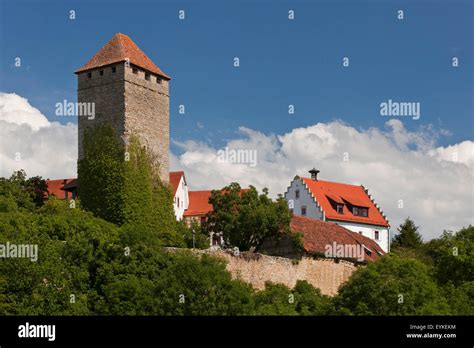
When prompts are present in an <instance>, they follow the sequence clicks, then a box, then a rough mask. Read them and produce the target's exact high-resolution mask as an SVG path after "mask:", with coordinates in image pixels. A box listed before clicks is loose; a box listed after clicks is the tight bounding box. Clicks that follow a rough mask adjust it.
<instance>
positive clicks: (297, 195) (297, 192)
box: [295, 190, 300, 199]
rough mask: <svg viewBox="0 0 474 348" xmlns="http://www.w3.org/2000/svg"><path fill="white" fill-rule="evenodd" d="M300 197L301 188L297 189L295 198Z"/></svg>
mask: <svg viewBox="0 0 474 348" xmlns="http://www.w3.org/2000/svg"><path fill="white" fill-rule="evenodd" d="M298 198H300V190H295V199H298Z"/></svg>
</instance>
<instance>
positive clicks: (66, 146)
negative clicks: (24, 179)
mask: <svg viewBox="0 0 474 348" xmlns="http://www.w3.org/2000/svg"><path fill="white" fill-rule="evenodd" d="M0 134H1V137H0V176H4V177H9V176H10V175H11V174H12V173H13V171H15V170H19V169H24V170H25V171H26V174H27V175H28V176H36V175H40V176H42V177H44V178H50V179H57V178H70V177H75V176H76V175H77V174H76V172H77V170H76V168H77V164H76V161H77V125H75V124H72V123H68V124H67V125H61V124H60V123H57V122H49V121H48V119H47V118H46V117H45V116H44V115H43V114H42V113H41V112H40V111H39V110H38V109H36V108H34V107H32V106H31V105H30V104H29V103H28V100H27V99H25V98H22V97H20V96H18V95H17V94H14V93H0Z"/></svg>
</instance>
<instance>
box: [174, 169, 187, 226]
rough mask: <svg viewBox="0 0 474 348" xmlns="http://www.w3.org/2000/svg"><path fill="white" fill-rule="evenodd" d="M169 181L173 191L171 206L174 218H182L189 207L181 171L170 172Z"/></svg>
mask: <svg viewBox="0 0 474 348" xmlns="http://www.w3.org/2000/svg"><path fill="white" fill-rule="evenodd" d="M169 180H170V181H169V183H170V185H171V189H172V191H173V208H174V213H175V215H176V220H182V219H183V215H184V212H185V211H186V210H187V209H188V207H189V191H188V184H187V183H186V177H185V176H184V172H183V171H179V172H170V173H169Z"/></svg>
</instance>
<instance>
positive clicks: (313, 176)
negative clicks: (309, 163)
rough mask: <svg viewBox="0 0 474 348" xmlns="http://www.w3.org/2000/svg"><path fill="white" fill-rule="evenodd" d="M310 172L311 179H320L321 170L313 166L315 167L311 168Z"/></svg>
mask: <svg viewBox="0 0 474 348" xmlns="http://www.w3.org/2000/svg"><path fill="white" fill-rule="evenodd" d="M309 173H310V174H311V180H314V181H318V173H319V170H317V169H316V168H314V167H313V169H311V170H310V171H309Z"/></svg>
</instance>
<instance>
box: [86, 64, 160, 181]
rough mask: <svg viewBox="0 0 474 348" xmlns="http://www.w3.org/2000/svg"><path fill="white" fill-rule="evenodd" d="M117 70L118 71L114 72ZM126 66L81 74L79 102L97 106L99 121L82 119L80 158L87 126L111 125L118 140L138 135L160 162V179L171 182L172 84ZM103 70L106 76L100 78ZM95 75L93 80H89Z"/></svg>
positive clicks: (97, 118) (119, 65) (118, 65)
mask: <svg viewBox="0 0 474 348" xmlns="http://www.w3.org/2000/svg"><path fill="white" fill-rule="evenodd" d="M112 67H115V69H116V70H115V72H112ZM133 68H134V66H133V65H132V66H130V67H126V66H125V63H123V62H122V63H118V64H114V65H111V66H106V67H101V68H97V69H94V70H91V71H86V72H82V73H80V74H79V75H78V91H77V96H78V98H77V99H78V102H79V103H83V102H89V103H95V113H96V115H95V118H94V119H88V118H87V117H78V133H79V134H78V148H79V158H82V156H83V148H82V142H83V134H84V129H85V128H86V127H95V126H98V125H100V124H102V123H104V122H106V121H107V122H110V123H111V124H112V125H113V127H114V128H115V130H116V133H117V137H118V138H119V140H120V141H124V140H125V139H126V137H127V136H128V135H129V134H130V133H131V132H134V133H136V134H137V135H138V136H139V137H140V141H141V142H142V144H143V145H145V146H147V147H148V148H149V149H150V150H151V152H152V154H153V155H154V157H155V160H156V161H159V162H160V176H161V179H162V180H163V181H164V182H168V181H169V176H168V172H169V83H168V81H166V80H163V79H160V81H161V83H158V82H157V76H156V75H153V74H150V81H148V80H146V79H145V71H144V70H142V69H140V68H138V70H137V73H136V74H135V73H134V72H133ZM100 71H103V75H100ZM88 73H92V77H91V78H89V77H88Z"/></svg>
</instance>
